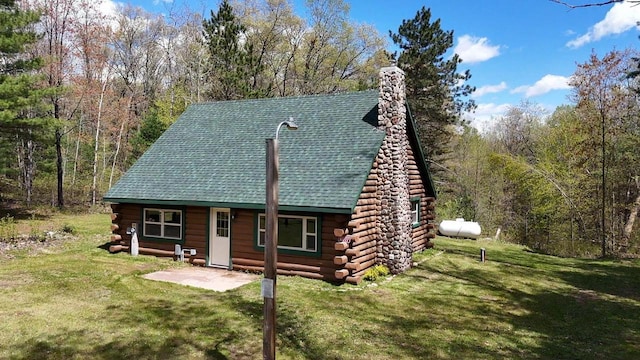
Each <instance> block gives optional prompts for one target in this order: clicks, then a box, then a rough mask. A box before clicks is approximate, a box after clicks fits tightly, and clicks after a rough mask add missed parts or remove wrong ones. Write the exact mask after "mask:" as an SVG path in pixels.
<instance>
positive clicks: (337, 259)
mask: <svg viewBox="0 0 640 360" xmlns="http://www.w3.org/2000/svg"><path fill="white" fill-rule="evenodd" d="M347 262H349V257H348V256H346V255H339V256H334V258H333V263H334V264H336V265H342V264H346V263H347Z"/></svg>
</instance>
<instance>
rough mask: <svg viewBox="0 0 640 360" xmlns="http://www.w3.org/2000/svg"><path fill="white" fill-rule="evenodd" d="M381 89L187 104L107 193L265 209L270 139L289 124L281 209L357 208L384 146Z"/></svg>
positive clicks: (114, 198) (282, 140) (123, 198)
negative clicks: (292, 124) (293, 124)
mask: <svg viewBox="0 0 640 360" xmlns="http://www.w3.org/2000/svg"><path fill="white" fill-rule="evenodd" d="M377 104H378V92H377V91H361V92H351V93H342V94H334V95H317V96H301V97H286V98H270V99H258V100H239V101H221V102H213V103H205V104H197V105H192V106H190V107H189V108H188V109H187V110H186V111H185V112H184V113H183V114H182V115H181V116H180V118H179V119H178V120H177V121H176V122H175V123H174V124H173V125H172V126H171V127H170V128H169V129H168V130H167V131H166V132H165V133H164V134H163V135H162V136H161V137H160V138H159V139H158V140H157V141H156V143H155V144H153V146H151V147H150V148H149V149H148V150H147V152H146V153H145V154H144V155H143V156H142V157H140V159H139V160H138V161H137V162H136V163H135V164H134V165H133V166H132V167H131V169H129V171H127V172H126V174H124V175H123V177H122V178H121V179H120V181H118V182H117V183H116V184H115V186H113V187H112V188H111V190H109V192H108V193H107V194H106V196H105V200H106V201H111V202H137V203H159V204H162V203H166V204H174V205H176V204H183V205H189V204H193V205H202V206H221V207H222V206H224V207H245V208H261V207H262V208H263V207H264V202H265V163H266V159H265V156H266V155H265V153H266V151H265V147H266V145H265V144H266V139H267V138H273V137H274V133H275V130H276V127H277V126H278V124H279V123H280V122H281V121H283V120H288V119H289V117H293V119H294V120H295V122H296V123H297V124H298V125H299V127H300V128H299V130H296V131H291V130H286V129H282V130H281V131H280V136H279V145H280V198H279V202H280V208H281V209H282V210H287V209H290V210H305V209H308V210H313V211H323V209H324V211H334V212H345V213H350V212H351V211H352V209H353V208H354V206H355V204H356V202H357V200H358V196H359V194H360V191H361V190H362V186H363V185H364V182H365V180H366V178H367V176H368V174H369V170H370V169H371V165H372V163H373V161H374V159H375V157H376V154H377V153H378V149H379V148H380V145H381V144H382V140H383V138H384V135H385V134H384V132H383V131H380V130H378V129H376V124H377V115H378V110H377Z"/></svg>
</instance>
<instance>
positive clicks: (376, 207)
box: [354, 204, 381, 214]
mask: <svg viewBox="0 0 640 360" xmlns="http://www.w3.org/2000/svg"><path fill="white" fill-rule="evenodd" d="M380 209H381V206H379V205H376V204H369V205H356V211H355V212H354V214H362V213H364V212H367V211H379V210H380Z"/></svg>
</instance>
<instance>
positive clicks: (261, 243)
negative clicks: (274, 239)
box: [258, 231, 265, 246]
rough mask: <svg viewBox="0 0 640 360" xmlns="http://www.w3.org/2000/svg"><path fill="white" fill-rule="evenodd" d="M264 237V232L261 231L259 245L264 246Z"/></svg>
mask: <svg viewBox="0 0 640 360" xmlns="http://www.w3.org/2000/svg"><path fill="white" fill-rule="evenodd" d="M264 238H265V234H264V232H263V231H260V239H259V240H258V245H261V246H264Z"/></svg>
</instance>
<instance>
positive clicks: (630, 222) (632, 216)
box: [620, 176, 640, 251]
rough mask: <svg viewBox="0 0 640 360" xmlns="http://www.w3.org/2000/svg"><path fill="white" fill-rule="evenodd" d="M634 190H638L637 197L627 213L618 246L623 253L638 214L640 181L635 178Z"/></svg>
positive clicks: (639, 207) (639, 210) (639, 208)
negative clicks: (620, 241)
mask: <svg viewBox="0 0 640 360" xmlns="http://www.w3.org/2000/svg"><path fill="white" fill-rule="evenodd" d="M635 181H636V189H638V190H639V191H638V196H637V197H636V201H634V203H633V205H632V206H631V212H630V213H629V218H628V219H627V222H626V223H625V224H624V230H623V233H622V243H621V244H620V247H621V250H622V251H624V250H625V249H626V248H627V247H628V246H629V241H630V240H631V232H632V231H633V225H634V224H635V222H636V218H637V217H638V212H640V179H638V177H637V176H636V178H635Z"/></svg>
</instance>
